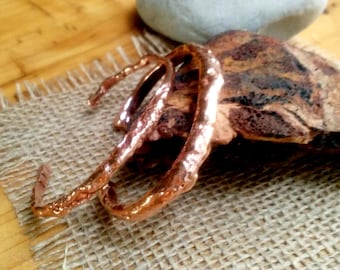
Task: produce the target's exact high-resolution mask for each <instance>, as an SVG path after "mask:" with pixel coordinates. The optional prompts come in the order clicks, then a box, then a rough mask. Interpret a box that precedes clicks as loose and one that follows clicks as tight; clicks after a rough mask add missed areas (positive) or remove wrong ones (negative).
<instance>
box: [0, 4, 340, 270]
mask: <svg viewBox="0 0 340 270" xmlns="http://www.w3.org/2000/svg"><path fill="white" fill-rule="evenodd" d="M134 4H135V1H134V0H116V1H114V0H112V1H105V0H84V1H78V0H67V1H66V0H59V1H47V0H45V1H43V0H30V1H29V0H26V1H25V0H22V1H6V0H0V6H1V8H2V10H6V12H1V13H0V89H2V90H0V91H1V93H2V94H3V95H5V96H7V97H8V98H9V99H10V100H12V101H13V102H14V101H15V84H16V82H22V81H23V80H27V79H28V80H35V79H37V78H44V79H49V78H53V77H54V76H56V75H59V74H63V73H64V72H65V71H66V70H70V69H74V68H77V67H78V65H79V64H80V63H87V62H90V61H92V60H93V59H96V58H99V57H102V56H103V55H105V53H106V52H109V51H111V52H113V53H114V54H115V47H116V46H118V45H122V46H123V47H124V48H125V49H126V50H127V52H128V53H129V52H132V51H133V49H132V46H131V42H130V35H131V33H133V32H136V31H138V30H139V29H140V26H141V23H140V21H139V20H138V19H137V16H136V12H135V7H134ZM339 17H340V0H331V1H329V5H328V9H327V13H325V14H323V15H322V16H321V17H320V18H319V19H318V20H317V21H316V22H315V23H314V24H313V25H311V26H310V27H309V28H308V29H306V30H305V31H303V32H302V33H301V34H300V35H299V38H300V39H301V40H303V41H305V42H306V43H310V44H311V45H315V46H317V47H319V48H320V49H321V50H323V51H325V53H326V54H329V55H333V56H334V59H338V60H340V46H339V45H338V44H340V35H339V29H340V19H339ZM0 173H1V172H0ZM0 201H1V204H0V269H35V268H36V264H35V263H34V261H33V259H32V253H31V251H30V248H29V240H28V239H27V237H26V236H25V235H24V234H23V232H22V229H21V228H20V226H19V224H18V221H17V219H16V217H15V214H14V211H13V209H12V206H11V204H10V202H9V201H8V199H7V197H6V196H5V194H4V193H3V191H2V190H1V189H0Z"/></svg>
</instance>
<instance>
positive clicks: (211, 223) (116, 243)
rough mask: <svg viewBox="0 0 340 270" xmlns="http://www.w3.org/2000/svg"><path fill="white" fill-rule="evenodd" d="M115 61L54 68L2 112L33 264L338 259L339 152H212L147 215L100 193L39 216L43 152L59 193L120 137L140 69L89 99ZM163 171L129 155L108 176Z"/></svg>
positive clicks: (122, 180)
mask: <svg viewBox="0 0 340 270" xmlns="http://www.w3.org/2000/svg"><path fill="white" fill-rule="evenodd" d="M112 69H113V68H112V67H111V68H110V67H109V68H107V69H106V70H107V71H106V72H104V71H103V70H105V68H103V67H102V66H101V65H99V64H95V65H94V67H92V68H91V67H90V68H88V69H83V70H82V71H81V72H80V73H79V74H70V75H69V76H68V77H67V78H66V79H57V80H56V81H55V83H54V84H53V85H45V86H44V90H50V93H49V94H48V95H42V96H39V95H37V94H39V93H40V92H41V89H36V88H35V86H34V85H28V86H27V88H28V89H29V90H30V91H31V99H30V100H26V101H23V102H21V104H19V105H15V106H10V107H7V106H6V107H7V108H5V109H3V110H2V111H1V112H0V182H1V184H2V185H3V186H4V187H5V190H6V192H7V194H8V197H9V198H10V200H11V201H12V202H13V205H14V207H15V209H16V213H17V216H18V219H19V221H20V223H21V224H22V226H23V227H24V229H25V231H26V232H27V234H28V235H29V236H30V238H31V239H32V248H33V251H34V256H35V259H36V260H37V262H38V264H39V266H40V267H41V269H61V268H63V269H74V268H77V267H80V268H82V269H336V268H337V267H339V266H340V206H339V204H340V168H339V166H338V164H339V156H318V155H314V156H304V157H301V158H299V159H296V160H294V161H286V162H281V163H280V166H274V165H272V164H270V163H265V164H261V166H259V165H256V166H255V165H254V166H252V165H251V164H250V163H242V162H240V163H238V162H235V161H233V158H232V156H230V155H225V156H224V155H221V153H215V154H213V155H212V157H211V158H210V159H209V160H208V161H207V162H206V164H205V165H204V166H203V168H202V170H201V172H200V178H199V181H198V183H197V185H196V186H195V187H194V188H193V190H192V191H190V192H189V193H187V194H185V195H183V196H181V197H180V198H179V199H178V200H177V201H175V202H173V203H172V204H170V206H168V207H166V208H165V209H164V210H163V211H162V212H161V213H159V214H158V215H156V216H155V217H153V218H150V219H148V220H146V221H144V222H140V223H128V222H126V221H121V220H117V219H115V218H112V217H110V216H108V215H107V214H106V212H105V211H104V210H103V209H102V207H101V205H100V203H99V202H98V201H97V199H94V200H92V201H91V202H89V203H87V204H86V205H84V206H81V207H80V208H79V209H76V210H75V211H73V212H72V213H71V214H70V215H69V216H67V217H66V218H62V219H48V220H40V219H37V218H35V217H34V216H33V215H32V213H31V210H30V196H31V188H32V185H33V182H34V181H35V177H36V173H37V169H38V167H39V165H40V164H42V163H49V164H50V165H51V167H52V174H53V177H52V179H51V182H50V185H49V187H48V192H47V196H46V200H49V199H52V198H56V197H57V196H58V195H61V194H64V193H66V192H67V191H70V190H71V188H73V187H75V186H76V185H77V184H78V183H80V182H81V181H83V180H85V179H86V177H87V176H88V175H89V174H90V172H91V171H93V170H94V168H95V167H96V166H97V165H98V164H99V163H100V161H101V160H103V159H104V158H105V157H106V156H107V155H108V154H109V152H110V150H111V149H112V148H113V146H114V144H115V143H117V142H118V141H119V139H120V137H121V134H119V133H116V132H114V131H113V130H112V127H111V122H112V120H113V118H114V116H115V114H116V113H117V112H118V109H119V106H120V104H121V101H122V100H124V97H126V96H127V95H128V94H129V93H130V90H131V89H132V88H133V86H134V85H135V83H136V81H137V77H138V75H136V77H133V79H128V80H125V81H124V82H122V83H120V84H119V85H117V86H116V87H115V88H114V89H112V91H111V92H110V94H109V95H108V96H105V98H104V99H103V102H102V103H101V104H100V106H99V107H98V108H97V109H95V110H90V109H88V108H87V106H86V99H87V97H88V95H89V94H91V93H93V92H94V91H95V90H96V88H97V86H98V84H99V83H100V81H101V80H102V79H103V77H104V76H106V75H108V74H109V73H110V72H113V70H112ZM161 173H162V172H160V171H158V170H157V169H155V170H148V171H144V172H143V171H140V170H137V171H135V170H132V169H131V168H129V167H126V168H124V169H123V170H122V171H121V172H120V173H118V175H116V176H115V177H114V179H113V180H114V181H116V182H118V185H120V188H121V189H122V190H123V191H121V196H125V197H127V198H130V197H134V196H136V195H137V194H140V192H141V190H145V189H146V188H147V186H149V183H154V182H155V181H157V179H159V177H160V175H161ZM52 229H55V231H54V232H53V234H52V235H51V234H49V236H46V235H45V236H43V237H40V236H41V235H44V234H45V233H46V232H48V231H50V230H52ZM39 237H40V238H39Z"/></svg>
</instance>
